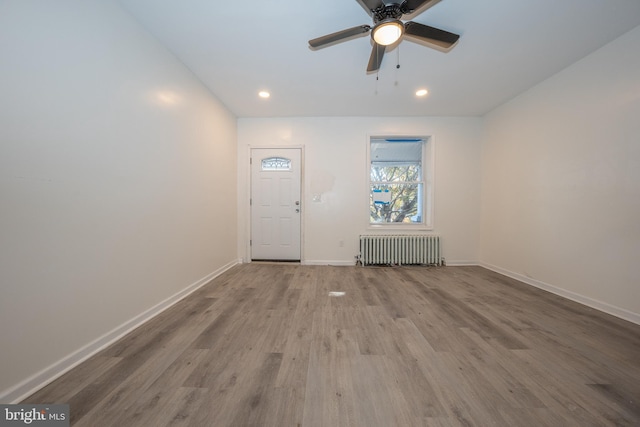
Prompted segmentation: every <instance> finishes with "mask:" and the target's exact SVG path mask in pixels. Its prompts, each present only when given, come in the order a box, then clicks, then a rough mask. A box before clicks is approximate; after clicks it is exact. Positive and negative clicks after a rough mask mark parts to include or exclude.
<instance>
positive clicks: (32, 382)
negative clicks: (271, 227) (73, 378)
mask: <svg viewBox="0 0 640 427" xmlns="http://www.w3.org/2000/svg"><path fill="white" fill-rule="evenodd" d="M237 264H239V260H234V261H231V262H230V263H228V264H226V265H224V266H222V267H220V268H219V269H217V270H216V271H214V272H212V273H210V274H208V275H206V276H205V277H203V278H202V279H200V280H198V281H197V282H195V283H193V284H191V285H189V286H187V287H186V288H185V289H183V290H181V291H179V292H177V293H175V294H174V295H172V296H170V297H169V298H167V299H165V300H164V301H162V302H160V303H158V304H156V305H155V306H153V307H151V308H150V309H148V310H146V311H145V312H143V313H141V314H139V315H137V316H136V317H134V318H133V319H131V320H129V321H127V322H125V323H123V324H122V325H120V326H118V327H117V328H115V329H113V330H112V331H110V332H107V333H106V334H104V335H103V336H101V337H99V338H97V339H96V340H94V341H92V342H90V343H89V344H87V345H85V346H84V347H82V348H80V349H79V350H77V351H75V352H73V353H71V354H69V355H68V356H66V357H64V358H62V359H61V360H59V361H57V362H55V363H53V364H52V365H50V366H49V367H47V368H45V369H43V370H41V371H40V372H38V373H36V374H34V375H32V376H31V377H29V378H27V379H26V380H24V381H22V382H20V383H18V384H16V385H15V386H13V387H11V388H9V389H7V390H4V391H2V392H0V402H7V403H18V402H20V401H21V400H23V399H24V398H26V397H28V396H30V395H31V394H33V393H35V392H36V391H38V390H40V389H41V388H42V387H44V386H46V385H47V384H49V383H51V382H52V381H54V380H55V379H57V378H59V377H60V376H62V375H63V374H65V373H66V372H68V371H69V370H71V369H73V368H75V367H76V366H78V365H79V364H80V363H82V362H84V361H85V360H87V359H88V358H90V357H91V356H93V355H94V354H96V353H98V352H99V351H100V350H102V349H104V348H106V347H107V346H109V345H111V344H113V343H114V342H115V341H117V340H118V339H120V338H122V337H123V336H124V335H126V334H128V333H129V332H131V331H133V330H134V329H135V328H137V327H139V326H140V325H142V324H143V323H145V322H147V321H149V320H151V319H152V318H154V317H155V316H157V315H158V314H160V313H162V312H163V311H165V310H166V309H168V308H169V307H171V306H172V305H174V304H176V303H177V302H179V301H180V300H182V299H183V298H185V297H187V296H188V295H189V294H191V293H193V292H195V291H196V290H198V289H199V288H201V287H202V286H204V285H206V284H207V283H209V282H210V281H211V280H213V279H214V278H216V277H217V276H219V275H221V274H222V273H224V272H225V271H227V270H229V269H230V268H232V267H234V266H236V265H237Z"/></svg>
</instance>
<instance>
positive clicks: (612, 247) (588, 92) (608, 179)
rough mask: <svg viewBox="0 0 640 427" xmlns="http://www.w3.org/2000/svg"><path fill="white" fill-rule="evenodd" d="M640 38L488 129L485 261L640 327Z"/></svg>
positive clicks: (603, 53) (606, 51)
mask: <svg viewBox="0 0 640 427" xmlns="http://www.w3.org/2000/svg"><path fill="white" fill-rule="evenodd" d="M638 52H640V27H637V28H635V29H634V30H632V31H631V32H629V33H627V34H626V35H624V36H622V37H621V38H619V39H617V40H615V41H614V42H612V43H610V44H609V45H607V46H605V47H603V48H602V49H600V50H598V51H596V52H594V53H592V54H591V55H589V56H587V57H586V58H584V59H583V60H581V61H579V62H577V63H576V64H574V65H572V66H571V67H569V68H567V69H565V70H564V71H562V72H561V73H559V74H557V75H555V76H553V77H552V78H550V79H548V80H546V81H545V82H543V83H541V84H540V85H538V86H536V87H534V88H533V89H531V90H529V91H527V92H526V93H524V94H522V95H521V96H519V97H518V98H516V99H514V100H512V101H511V102H509V103H507V104H506V105H504V106H502V107H500V108H498V109H497V110H495V111H494V112H492V113H491V114H489V115H488V116H487V117H486V141H485V144H484V153H483V185H482V226H481V230H482V231H481V260H482V261H483V262H484V263H486V265H489V266H493V267H496V268H497V269H499V270H502V271H503V272H506V273H508V274H512V275H515V277H518V278H521V279H523V280H527V281H529V282H530V283H533V284H535V285H538V286H542V287H546V288H548V289H550V290H552V291H554V292H557V293H560V294H562V295H565V296H568V297H570V298H573V299H576V300H579V301H581V302H583V303H586V304H589V305H592V306H594V307H597V308H600V309H602V310H605V311H609V312H611V313H613V314H616V315H618V316H621V317H624V318H627V319H630V320H633V321H635V322H638V323H640V269H638V261H639V260H640V258H639V256H640V137H639V135H640V55H639V54H638Z"/></svg>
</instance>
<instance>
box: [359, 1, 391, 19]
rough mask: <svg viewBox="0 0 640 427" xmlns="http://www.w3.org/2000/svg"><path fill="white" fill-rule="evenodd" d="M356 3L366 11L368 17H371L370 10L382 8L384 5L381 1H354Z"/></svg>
mask: <svg viewBox="0 0 640 427" xmlns="http://www.w3.org/2000/svg"><path fill="white" fill-rule="evenodd" d="M356 1H357V2H358V3H359V4H360V6H362V8H363V9H364V10H366V11H367V13H368V14H369V16H373V13H372V12H371V11H372V10H375V9H377V8H379V7H380V6H384V3H383V1H382V0H356Z"/></svg>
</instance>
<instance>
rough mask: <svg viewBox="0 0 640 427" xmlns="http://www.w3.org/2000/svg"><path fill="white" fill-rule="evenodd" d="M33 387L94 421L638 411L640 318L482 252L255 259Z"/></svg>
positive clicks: (518, 419)
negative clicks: (440, 263) (497, 267)
mask: <svg viewBox="0 0 640 427" xmlns="http://www.w3.org/2000/svg"><path fill="white" fill-rule="evenodd" d="M604 285H606V284H603V286H604ZM331 291H338V292H345V295H344V296H330V295H329V293H330V292H331ZM25 403H68V404H70V409H71V421H72V425H74V426H91V427H103V426H119V427H129V426H153V427H155V426H165V425H167V426H169V425H170V426H198V427H199V426H278V427H280V426H283V427H287V426H366V427H375V426H483V427H484V426H509V427H516V426H527V427H529V426H536V427H538V426H554V427H555V426H580V427H585V426H609V425H611V426H614V425H620V426H638V425H640V405H639V403H640V326H638V325H634V324H632V323H629V322H625V321H623V320H620V319H617V318H615V317H612V316H609V315H606V314H603V313H600V312H598V311H596V310H592V309H589V308H587V307H584V306H581V305H579V304H577V303H573V302H571V301H568V300H565V299H562V298H560V297H557V296H555V295H552V294H549V293H547V292H544V291H541V290H538V289H536V288H532V287H530V286H527V285H524V284H522V283H519V282H517V281H515V280H512V279H509V278H507V277H504V276H501V275H499V274H496V273H493V272H491V271H488V270H486V269H483V268H480V267H440V268H426V267H399V268H393V267H384V268H375V267H367V268H363V267H329V266H300V265H277V264H258V263H251V264H244V265H239V266H236V267H234V268H233V269H231V270H229V271H228V272H226V273H225V274H223V275H222V276H220V277H218V278H216V279H215V280H213V281H212V282H211V283H209V284H208V285H206V286H204V287H203V288H201V289H200V290H198V291H197V292H195V293H194V294H192V295H190V296H189V297H188V298H186V299H184V300H182V301H181V302H179V303H178V304H176V305H175V306H173V307H172V308H171V309H169V310H167V311H165V312H164V313H162V314H161V315H159V316H158V317H156V318H155V319H153V320H151V321H150V322H148V323H146V324H144V325H143V326H141V327H140V328H138V329H136V330H135V331H133V332H132V333H131V334H129V335H127V336H126V337H124V338H123V339H121V340H120V341H118V342H117V343H115V344H113V345H112V346H110V347H109V348H107V349H105V350H104V351H102V352H100V353H99V354H97V355H96V356H94V357H92V358H91V359H89V360H88V361H86V362H85V363H83V364H82V365H80V366H79V367H77V368H75V369H73V370H72V371H70V372H69V373H67V374H65V375H64V376H62V377H61V378H59V379H58V380H56V381H55V382H53V383H52V384H50V385H49V386H47V387H45V388H44V389H42V390H40V391H39V392H37V393H36V394H34V395H32V396H31V397H29V398H28V399H26V400H25Z"/></svg>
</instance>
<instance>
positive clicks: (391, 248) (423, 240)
mask: <svg viewBox="0 0 640 427" xmlns="http://www.w3.org/2000/svg"><path fill="white" fill-rule="evenodd" d="M360 260H361V261H362V264H363V265H374V264H398V265H402V264H405V265H407V264H426V265H442V257H441V256H440V237H439V236H433V235H404V236H400V235H384V236H380V235H377V236H375V235H372V236H360Z"/></svg>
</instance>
